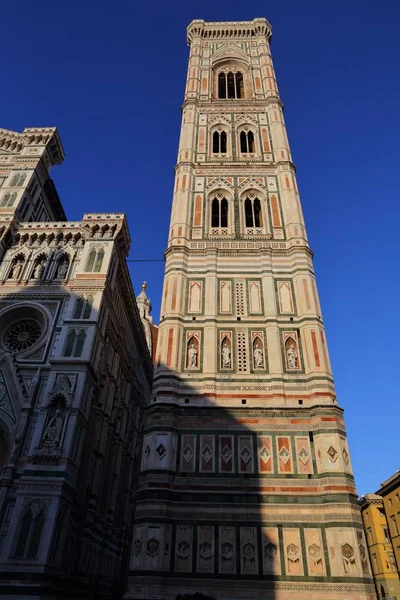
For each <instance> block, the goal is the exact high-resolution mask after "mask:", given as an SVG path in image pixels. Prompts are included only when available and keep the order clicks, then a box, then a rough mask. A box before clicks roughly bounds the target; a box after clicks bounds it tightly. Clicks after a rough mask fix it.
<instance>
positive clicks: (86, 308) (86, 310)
mask: <svg viewBox="0 0 400 600" xmlns="http://www.w3.org/2000/svg"><path fill="white" fill-rule="evenodd" d="M92 306H93V298H92V296H89V297H88V298H86V303H85V306H84V309H83V314H82V319H88V318H89V317H90V313H91V312H92Z"/></svg>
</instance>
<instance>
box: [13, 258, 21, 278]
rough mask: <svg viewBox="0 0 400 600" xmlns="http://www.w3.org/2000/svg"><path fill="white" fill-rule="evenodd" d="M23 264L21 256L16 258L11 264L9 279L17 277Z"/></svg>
mask: <svg viewBox="0 0 400 600" xmlns="http://www.w3.org/2000/svg"><path fill="white" fill-rule="evenodd" d="M23 266H24V261H23V260H22V258H20V259H19V260H17V262H16V263H15V264H14V265H13V267H12V269H11V273H10V279H18V278H19V277H20V275H21V273H22V267H23Z"/></svg>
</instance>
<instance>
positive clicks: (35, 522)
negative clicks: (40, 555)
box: [14, 508, 46, 558]
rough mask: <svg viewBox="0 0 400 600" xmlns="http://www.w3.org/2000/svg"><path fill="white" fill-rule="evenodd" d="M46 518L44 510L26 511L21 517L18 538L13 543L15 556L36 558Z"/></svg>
mask: <svg viewBox="0 0 400 600" xmlns="http://www.w3.org/2000/svg"><path fill="white" fill-rule="evenodd" d="M45 520H46V517H45V514H44V510H43V508H41V509H40V510H37V511H33V510H32V509H29V510H27V511H26V513H25V514H24V516H23V517H22V519H21V523H20V527H19V535H18V540H17V543H16V545H15V551H14V556H15V558H36V556H37V552H38V549H39V543H40V538H41V536H42V531H43V525H44V522H45Z"/></svg>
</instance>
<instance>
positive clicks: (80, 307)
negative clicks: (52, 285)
mask: <svg viewBox="0 0 400 600" xmlns="http://www.w3.org/2000/svg"><path fill="white" fill-rule="evenodd" d="M92 306H93V298H92V296H89V297H88V298H84V296H79V298H78V300H77V301H76V306H75V311H74V316H73V317H72V318H73V319H88V318H89V317H90V313H91V312H92Z"/></svg>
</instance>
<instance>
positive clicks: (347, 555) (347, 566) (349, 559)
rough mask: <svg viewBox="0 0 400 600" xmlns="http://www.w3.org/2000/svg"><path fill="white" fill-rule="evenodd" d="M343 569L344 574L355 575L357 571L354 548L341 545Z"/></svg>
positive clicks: (348, 545)
mask: <svg viewBox="0 0 400 600" xmlns="http://www.w3.org/2000/svg"><path fill="white" fill-rule="evenodd" d="M341 551H342V560H343V568H344V572H345V573H355V572H356V571H357V565H356V557H355V555H354V548H353V546H350V544H347V543H346V544H343V546H342V547H341Z"/></svg>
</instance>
